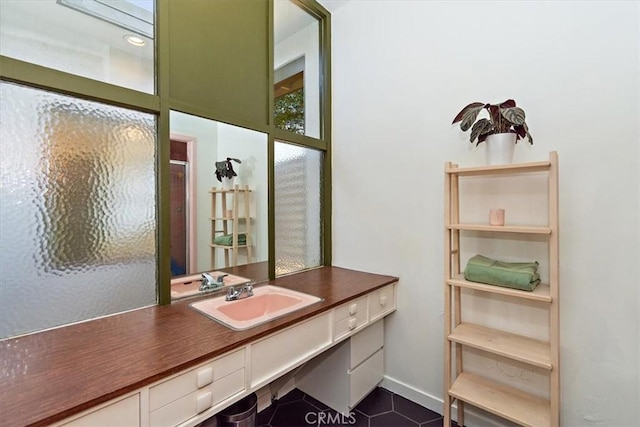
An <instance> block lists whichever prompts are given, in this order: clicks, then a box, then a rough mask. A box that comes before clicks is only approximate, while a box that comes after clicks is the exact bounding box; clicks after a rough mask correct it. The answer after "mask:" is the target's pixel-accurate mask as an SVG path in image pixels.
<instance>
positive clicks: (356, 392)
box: [349, 349, 384, 408]
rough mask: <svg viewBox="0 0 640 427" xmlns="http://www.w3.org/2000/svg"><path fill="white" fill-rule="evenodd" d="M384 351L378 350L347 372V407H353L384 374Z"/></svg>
mask: <svg viewBox="0 0 640 427" xmlns="http://www.w3.org/2000/svg"><path fill="white" fill-rule="evenodd" d="M383 354H384V352H383V350H382V349H380V350H378V351H377V352H376V353H375V354H374V355H373V356H371V357H370V358H369V359H367V360H366V361H365V362H364V363H363V364H361V365H360V366H358V367H357V368H356V369H354V370H352V371H350V372H349V407H350V408H353V407H354V406H356V405H357V404H358V402H360V401H361V400H362V399H363V398H364V397H365V396H366V395H367V394H369V392H370V391H371V390H373V389H374V388H375V387H376V385H378V383H380V381H382V378H383V376H384V356H383Z"/></svg>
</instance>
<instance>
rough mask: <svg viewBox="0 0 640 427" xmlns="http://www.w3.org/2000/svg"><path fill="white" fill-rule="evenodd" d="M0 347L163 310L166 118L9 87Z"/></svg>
mask: <svg viewBox="0 0 640 427" xmlns="http://www.w3.org/2000/svg"><path fill="white" fill-rule="evenodd" d="M0 116H1V117H2V121H1V122H0V338H5V337H7V336H14V335H17V334H22V333H26V332H31V331H35V330H40V329H44V328H49V327H53V326H58V325H62V324H66V323H70V322H75V321H80V320H85V319H90V318H93V317H97V316H102V315H107V314H112V313H116V312H121V311H125V310H129V309H134V308H137V307H141V306H146V305H151V304H154V303H155V302H156V300H157V299H156V285H155V283H156V237H155V236H156V214H155V199H156V190H155V185H156V184H155V182H156V179H155V156H156V152H155V117H154V116H153V115H150V114H145V113H140V112H136V111H131V110H127V109H123V108H116V107H112V106H108V105H104V104H99V103H96V102H89V101H83V100H79V99H75V98H71V97H67V96H61V95H58V94H54V93H50V92H45V91H41V90H37V89H32V88H28V87H25V86H20V85H16V84H11V83H0Z"/></svg>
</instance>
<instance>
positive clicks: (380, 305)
mask: <svg viewBox="0 0 640 427" xmlns="http://www.w3.org/2000/svg"><path fill="white" fill-rule="evenodd" d="M395 285H396V284H395V283H392V284H391V285H387V286H385V287H384V288H382V289H378V290H377V291H374V292H372V293H371V294H369V318H370V320H371V321H374V320H377V319H379V318H381V317H383V316H385V315H387V314H389V313H391V312H392V311H393V310H395V309H396V292H395Z"/></svg>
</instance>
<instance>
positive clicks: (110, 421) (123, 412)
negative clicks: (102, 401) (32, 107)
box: [61, 394, 140, 427]
mask: <svg viewBox="0 0 640 427" xmlns="http://www.w3.org/2000/svg"><path fill="white" fill-rule="evenodd" d="M116 425H117V426H122V427H129V426H139V425H140V395H139V394H134V395H133V396H129V397H127V398H125V399H122V400H119V401H118V402H115V403H112V404H110V405H107V406H105V407H104V408H101V409H98V410H97V411H93V412H91V413H89V414H87V415H84V416H81V417H79V418H76V419H75V420H73V421H71V422H68V423H65V424H62V426H64V427H111V426H116ZM62 426H61V427H62Z"/></svg>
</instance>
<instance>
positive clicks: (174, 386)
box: [149, 349, 244, 411]
mask: <svg viewBox="0 0 640 427" xmlns="http://www.w3.org/2000/svg"><path fill="white" fill-rule="evenodd" d="M243 367H244V349H240V350H238V351H235V352H233V353H230V354H227V355H225V356H222V357H220V358H218V359H216V360H214V361H213V362H209V363H207V364H205V365H202V366H200V367H197V368H194V369H192V370H190V371H188V372H185V373H184V374H181V375H178V376H177V377H175V378H172V379H170V380H167V381H165V382H163V383H160V384H158V385H156V386H154V387H151V389H150V390H149V410H150V411H155V410H156V409H158V408H161V407H162V406H164V405H166V404H168V403H170V402H173V401H174V400H177V399H180V398H181V397H183V396H186V395H188V394H189V393H192V392H194V391H196V390H198V389H201V388H203V387H206V386H208V385H210V384H211V383H213V382H214V381H217V380H218V379H221V378H223V377H226V376H227V375H229V374H230V373H232V372H235V371H238V370H239V369H242V368H243Z"/></svg>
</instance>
